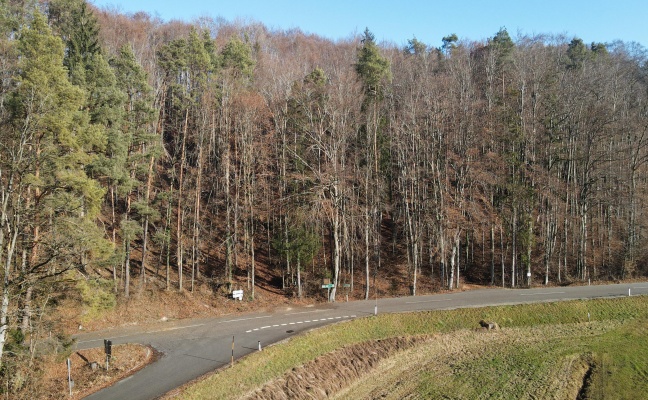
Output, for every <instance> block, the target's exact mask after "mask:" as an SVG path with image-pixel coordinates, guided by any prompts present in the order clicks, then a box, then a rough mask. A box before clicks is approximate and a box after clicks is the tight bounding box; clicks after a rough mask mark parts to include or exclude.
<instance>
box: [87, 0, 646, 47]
mask: <svg viewBox="0 0 648 400" xmlns="http://www.w3.org/2000/svg"><path fill="white" fill-rule="evenodd" d="M90 2H92V3H94V4H95V5H97V6H99V7H105V6H112V7H116V8H117V9H118V10H120V11H122V12H127V13H133V12H137V11H146V12H148V13H150V14H152V15H157V16H159V17H161V18H162V19H163V20H165V21H168V20H170V19H182V20H186V21H191V20H193V19H195V18H197V17H200V16H211V17H214V18H216V17H222V18H224V19H226V20H228V21H234V20H236V19H243V20H254V21H259V22H262V23H263V24H265V25H266V26H267V27H269V28H274V29H291V28H300V29H301V30H302V31H304V32H307V33H315V34H318V35H320V36H323V37H327V38H329V39H333V40H335V39H343V38H347V37H349V36H350V35H353V34H354V33H361V32H363V31H364V29H365V27H368V28H369V29H370V30H371V31H372V32H373V33H374V35H375V36H376V39H377V40H378V41H388V42H392V43H395V44H397V45H404V44H406V43H407V40H408V39H411V38H412V37H416V38H417V39H418V40H420V41H422V42H424V43H426V44H428V45H431V46H435V47H438V46H440V45H441V38H442V37H443V36H446V35H449V34H451V33H456V34H457V36H459V38H460V39H470V40H481V39H487V38H489V37H492V36H493V35H494V34H495V33H496V32H497V31H498V30H499V29H500V27H506V29H507V30H508V32H509V34H510V35H511V36H512V37H513V38H515V37H516V36H517V34H518V33H522V34H527V35H534V34H539V33H550V34H565V35H567V37H568V38H569V39H571V38H573V37H580V38H581V39H583V41H584V42H585V43H591V42H612V41H614V40H616V39H620V40H623V41H625V42H638V43H640V44H641V45H642V46H644V47H648V26H647V25H648V1H647V0H617V1H612V0H517V1H516V0H463V1H450V0H445V1H437V0H428V1H425V0H390V1H387V0H321V1H316V0H301V1H299V0H294V1H289V0H212V1H209V0H90Z"/></svg>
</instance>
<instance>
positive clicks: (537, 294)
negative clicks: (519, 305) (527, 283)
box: [520, 292, 565, 296]
mask: <svg viewBox="0 0 648 400" xmlns="http://www.w3.org/2000/svg"><path fill="white" fill-rule="evenodd" d="M564 293H565V292H542V293H521V294H520V296H541V295H543V294H564Z"/></svg>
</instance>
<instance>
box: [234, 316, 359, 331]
mask: <svg viewBox="0 0 648 400" xmlns="http://www.w3.org/2000/svg"><path fill="white" fill-rule="evenodd" d="M355 317H356V315H355V314H354V315H345V316H342V317H330V318H322V319H312V320H307V321H296V322H288V323H285V324H281V326H286V325H298V324H308V323H310V322H320V321H332V320H336V319H348V318H355ZM278 326H279V325H272V326H270V325H267V326H262V327H261V328H255V329H250V330H247V331H245V333H251V332H254V331H258V330H260V329H268V328H277V327H278Z"/></svg>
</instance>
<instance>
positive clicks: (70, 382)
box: [67, 358, 74, 397]
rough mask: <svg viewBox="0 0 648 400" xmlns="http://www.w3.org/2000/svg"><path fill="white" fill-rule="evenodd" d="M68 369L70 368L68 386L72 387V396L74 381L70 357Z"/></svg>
mask: <svg viewBox="0 0 648 400" xmlns="http://www.w3.org/2000/svg"><path fill="white" fill-rule="evenodd" d="M67 370H68V387H69V388H70V397H72V386H73V385H74V382H73V381H72V362H71V361H70V359H69V358H68V359H67Z"/></svg>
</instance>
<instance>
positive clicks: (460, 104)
mask: <svg viewBox="0 0 648 400" xmlns="http://www.w3.org/2000/svg"><path fill="white" fill-rule="evenodd" d="M215 12H217V10H215ZM457 33H458V34H460V32H457ZM647 57H648V53H646V49H645V48H644V47H642V46H641V45H640V44H637V43H625V42H619V41H615V42H611V43H585V42H584V41H583V40H582V39H580V38H578V37H565V36H562V35H553V34H538V35H533V36H527V35H523V34H518V35H517V36H516V37H515V38H513V37H511V35H510V34H509V33H508V32H507V30H506V28H504V27H502V28H501V29H499V31H497V32H494V34H493V36H492V37H490V38H487V39H481V40H469V39H461V40H460V39H459V37H458V36H457V34H455V33H449V34H448V36H445V37H443V38H440V46H439V47H435V46H434V45H431V44H426V43H422V42H420V41H418V40H417V39H416V38H415V37H413V38H412V39H411V40H409V41H408V43H407V44H406V45H398V44H393V43H389V42H381V43H378V42H377V41H376V39H375V36H374V34H373V33H372V32H371V31H370V30H369V29H366V30H365V31H364V32H363V33H362V34H351V35H349V37H347V38H342V39H338V40H329V39H325V38H322V37H319V36H317V35H314V34H307V33H304V32H302V31H301V30H299V29H292V30H273V29H270V28H268V27H266V26H264V25H263V24H261V23H258V22H249V21H247V22H241V21H225V20H221V19H213V18H200V19H198V20H195V21H192V22H183V21H167V22H165V21H162V20H160V19H159V18H157V17H154V16H152V15H151V14H148V13H145V12H139V13H136V14H125V13H122V12H120V11H119V10H113V9H98V8H96V7H94V6H93V5H92V4H91V3H86V1H85V0H40V1H36V0H0V63H1V64H2V65H1V68H0V74H1V75H0V265H1V269H2V271H1V273H2V306H1V309H0V317H1V320H0V363H1V364H0V366H1V367H2V376H3V377H4V378H3V381H5V382H3V385H2V386H3V389H1V390H2V391H6V390H9V389H7V388H9V386H11V385H16V386H17V385H19V384H20V382H18V383H16V382H14V380H12V381H11V383H9V378H8V377H9V376H11V374H12V373H11V370H12V368H14V367H12V366H15V365H16V363H17V361H16V360H25V359H26V358H25V356H21V355H20V354H31V355H32V356H31V359H33V354H35V353H36V349H35V347H34V345H32V344H30V343H32V341H30V340H28V339H30V338H32V337H35V335H36V333H35V332H36V327H37V326H38V324H40V323H41V322H40V320H41V317H42V315H43V314H44V313H47V312H48V311H47V310H49V309H51V308H55V307H56V305H57V303H58V301H59V299H61V298H62V297H65V296H69V295H70V293H71V292H73V291H80V290H89V291H94V293H99V294H101V296H103V297H101V296H100V298H99V299H95V300H96V301H97V302H98V303H99V306H100V307H111V306H113V305H114V304H115V302H125V301H128V299H129V298H130V297H131V296H133V293H134V292H136V291H141V290H142V288H149V289H151V288H154V289H155V290H160V291H184V292H188V293H192V292H193V291H194V289H195V288H196V287H198V286H200V285H207V286H210V287H214V288H225V289H224V290H225V291H229V290H231V289H232V288H234V287H241V288H245V289H246V291H247V293H249V297H248V300H249V301H254V296H255V288H256V289H257V290H258V288H259V287H268V286H272V287H274V288H275V289H277V290H281V291H282V293H285V296H289V297H295V298H302V297H309V296H310V297H313V296H321V295H322V293H326V291H322V290H321V285H322V283H323V282H327V283H328V282H330V283H331V284H332V288H331V289H330V291H329V292H328V297H329V298H328V300H329V301H336V300H338V301H339V300H340V298H341V292H342V288H349V290H350V291H352V292H353V293H355V294H356V295H355V297H356V298H370V296H373V295H374V292H375V291H376V292H377V289H376V285H377V282H388V285H392V286H395V287H397V288H400V289H403V290H406V292H407V294H409V295H416V294H417V293H421V291H422V290H423V291H427V292H429V291H434V290H453V289H457V288H459V287H460V286H461V285H462V284H463V283H464V282H469V283H474V284H481V285H497V286H504V287H530V286H533V285H561V284H572V283H593V282H596V281H610V280H614V281H616V280H623V279H637V278H641V277H644V278H645V277H646V276H647V275H648V264H647V262H648V246H647V245H646V239H647V237H648V234H647V232H646V229H647V228H648V225H647V224H648V215H646V213H645V212H644V205H645V203H646V200H648V192H647V189H648V187H647V178H648V174H647V173H646V172H647V171H646V170H647V168H648V103H647V100H648V62H647V60H648V58H647ZM261 272H263V274H262V276H263V278H261ZM79 282H83V283H82V284H80V283H79ZM338 288H339V289H338ZM96 296H99V295H96ZM56 329H57V328H56V326H48V327H46V328H42V329H39V330H38V331H39V332H41V333H39V334H44V333H43V332H46V331H49V332H50V336H51V335H52V331H54V332H56V331H57V330H56ZM27 358H29V357H27ZM12 360H14V361H12ZM30 362H31V361H30ZM5 383H6V384H5Z"/></svg>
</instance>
